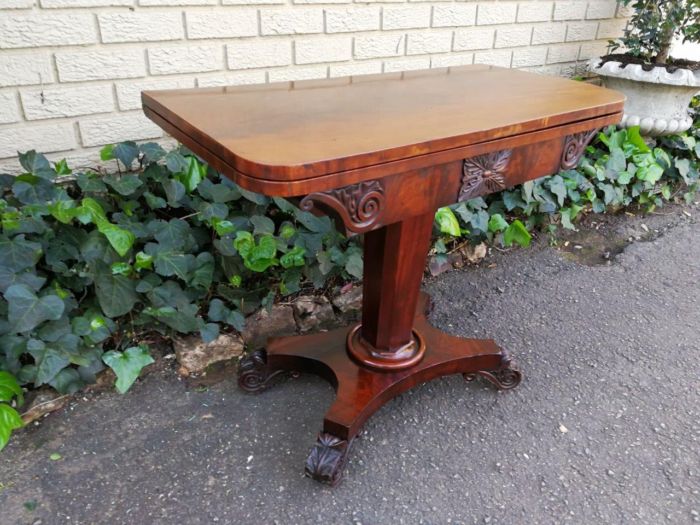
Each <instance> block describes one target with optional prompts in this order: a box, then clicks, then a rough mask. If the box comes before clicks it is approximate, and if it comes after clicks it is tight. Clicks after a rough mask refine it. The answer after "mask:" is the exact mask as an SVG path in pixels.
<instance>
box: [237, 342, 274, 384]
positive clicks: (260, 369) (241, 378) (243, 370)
mask: <svg viewBox="0 0 700 525" xmlns="http://www.w3.org/2000/svg"><path fill="white" fill-rule="evenodd" d="M281 373H282V370H276V371H275V372H270V369H269V368H268V366H267V352H265V350H257V351H255V352H253V353H252V354H250V355H249V356H247V357H245V358H243V359H241V361H240V363H239V364H238V386H239V387H240V388H241V389H242V390H245V391H246V392H260V391H262V390H265V388H267V387H268V386H269V385H270V380H271V379H272V378H273V377H275V376H277V375H279V374H281Z"/></svg>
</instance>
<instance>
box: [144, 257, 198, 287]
mask: <svg viewBox="0 0 700 525" xmlns="http://www.w3.org/2000/svg"><path fill="white" fill-rule="evenodd" d="M154 262H155V270H156V272H158V274H159V275H162V276H164V277H170V276H171V275H175V276H177V277H179V278H180V279H182V280H183V281H187V279H188V278H189V274H190V272H191V271H192V268H193V267H194V262H195V259H194V255H192V254H189V253H187V254H185V253H181V252H176V251H162V252H158V253H156V254H155V258H154Z"/></svg>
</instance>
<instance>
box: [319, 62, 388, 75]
mask: <svg viewBox="0 0 700 525" xmlns="http://www.w3.org/2000/svg"><path fill="white" fill-rule="evenodd" d="M381 72H382V63H381V62H379V61H377V62H373V61H367V62H355V63H354V64H337V65H335V64H333V65H331V67H330V77H331V78H336V77H350V76H358V75H375V74H377V73H381Z"/></svg>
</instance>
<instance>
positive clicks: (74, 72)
mask: <svg viewBox="0 0 700 525" xmlns="http://www.w3.org/2000/svg"><path fill="white" fill-rule="evenodd" d="M56 67H57V68H58V78H59V79H60V81H61V82H80V81H83V80H100V79H107V78H136V77H143V76H145V75H146V60H145V57H144V52H143V50H142V49H137V48H129V49H119V50H118V51H116V50H108V51H70V52H69V51H63V52H57V53H56Z"/></svg>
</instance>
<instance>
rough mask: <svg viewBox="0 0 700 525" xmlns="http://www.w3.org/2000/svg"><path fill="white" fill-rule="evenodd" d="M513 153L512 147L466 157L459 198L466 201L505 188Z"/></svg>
mask: <svg viewBox="0 0 700 525" xmlns="http://www.w3.org/2000/svg"><path fill="white" fill-rule="evenodd" d="M512 154H513V150H512V149H504V150H501V151H493V152H491V153H486V154H484V155H477V156H476V157H471V158H469V159H464V165H463V167H462V186H461V187H460V188H459V195H458V196H457V200H458V201H466V200H469V199H473V198H474V197H479V196H480V195H485V194H487V193H493V192H495V191H500V190H503V189H505V187H506V177H505V171H506V168H507V167H508V163H509V162H510V157H511V155H512Z"/></svg>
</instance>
